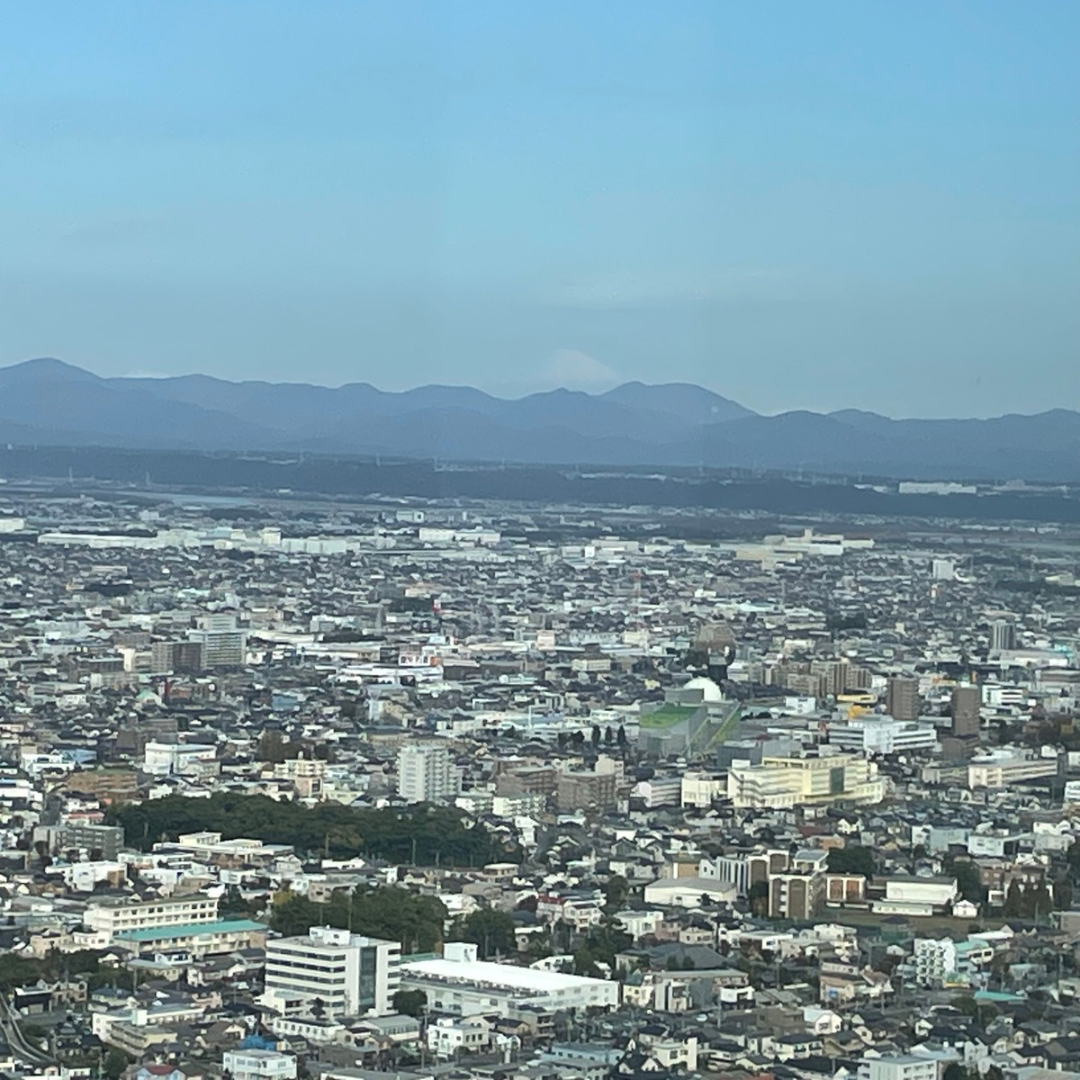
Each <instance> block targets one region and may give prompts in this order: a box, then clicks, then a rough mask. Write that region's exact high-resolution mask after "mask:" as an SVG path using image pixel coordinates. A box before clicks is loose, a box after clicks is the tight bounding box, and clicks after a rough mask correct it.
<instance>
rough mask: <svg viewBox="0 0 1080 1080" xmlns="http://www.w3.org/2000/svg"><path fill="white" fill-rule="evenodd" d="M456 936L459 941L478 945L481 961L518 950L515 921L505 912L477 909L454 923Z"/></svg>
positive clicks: (492, 909)
mask: <svg viewBox="0 0 1080 1080" xmlns="http://www.w3.org/2000/svg"><path fill="white" fill-rule="evenodd" d="M454 936H455V938H457V940H458V941H471V942H472V943H473V944H474V945H476V946H477V948H478V951H479V953H480V959H481V960H487V959H488V958H489V957H491V956H495V955H496V954H499V953H510V952H514V951H516V949H517V938H516V936H515V934H514V920H513V919H512V918H511V917H510V916H509V915H508V914H507V913H506V912H505V911H497V910H496V909H494V908H477V910H476V911H470V912H469V914H468V915H465V916H464V917H463V918H461V919H458V920H457V922H456V923H454Z"/></svg>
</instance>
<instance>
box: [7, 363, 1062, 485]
mask: <svg viewBox="0 0 1080 1080" xmlns="http://www.w3.org/2000/svg"><path fill="white" fill-rule="evenodd" d="M0 440H2V441H4V442H11V443H20V444H30V443H35V444H39V445H48V444H52V445H67V446H90V445H97V446H121V447H144V448H147V449H154V448H167V447H176V448H200V449H206V450H241V449H245V450H283V451H294V452H295V451H299V450H311V451H322V452H331V453H368V454H388V455H394V456H402V457H432V458H440V459H442V460H453V459H459V460H477V461H507V462H540V463H549V464H559V465H586V464H594V465H657V466H676V465H679V466H711V467H718V468H723V467H742V468H751V469H783V470H800V469H801V470H805V471H807V472H831V473H844V474H864V475H878V476H897V477H904V476H908V477H941V478H948V477H970V478H987V479H998V478H1010V477H1024V478H1029V479H1048V480H1055V481H1070V480H1072V481H1080V413H1076V412H1071V411H1069V410H1066V409H1055V410H1052V411H1050V412H1046V413H1041V414H1038V415H1035V416H1018V415H1009V416H1002V417H997V418H995V419H991V420H917V419H909V420H891V419H889V418H887V417H884V416H879V415H877V414H875V413H872V412H865V411H861V410H855V409H845V410H841V411H838V412H834V413H830V414H828V415H823V414H820V413H812V412H802V411H795V412H787V413H781V414H779V415H776V416H760V415H758V414H756V413H753V412H751V411H750V410H749V409H745V408H743V407H742V406H741V405H739V404H737V403H736V402H734V401H731V400H729V399H728V398H725V397H722V396H720V395H719V394H715V393H713V392H711V391H709V390H705V389H703V388H702V387H699V386H692V385H689V384H685V383H668V384H664V385H659V386H647V385H645V384H644V383H627V384H625V385H624V386H619V387H616V388H615V389H614V390H610V391H608V392H606V393H603V394H586V393H582V392H580V391H570V390H553V391H550V392H548V393H541V394H530V395H528V396H526V397H522V398H517V399H512V400H508V399H503V398H497V397H493V396H492V395H490V394H486V393H484V392H483V391H481V390H476V389H474V388H472V387H468V386H422V387H417V388H416V389H414V390H408V391H405V392H402V393H393V392H388V391H384V390H379V389H377V388H376V387H374V386H372V385H371V384H369V383H360V382H358V383H350V384H347V385H345V386H341V387H337V388H329V387H324V386H311V385H308V384H304V383H270V382H259V381H250V382H230V381H228V380H224V379H216V378H212V377H210V376H206V375H185V376H181V377H177V378H168V379H145V378H130V379H127V378H124V379H102V378H99V377H98V376H96V375H93V374H92V373H90V372H88V371H84V370H82V369H81V368H77V367H73V366H72V365H70V364H65V363H63V362H61V361H59V360H48V359H46V360H32V361H28V362H26V363H24V364H17V365H15V366H14V367H9V368H2V369H0Z"/></svg>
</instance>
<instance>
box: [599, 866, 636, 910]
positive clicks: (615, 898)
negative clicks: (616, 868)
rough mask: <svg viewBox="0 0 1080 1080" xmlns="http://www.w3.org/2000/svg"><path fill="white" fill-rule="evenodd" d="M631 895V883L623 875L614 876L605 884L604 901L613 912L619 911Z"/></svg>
mask: <svg viewBox="0 0 1080 1080" xmlns="http://www.w3.org/2000/svg"><path fill="white" fill-rule="evenodd" d="M629 895H630V883H629V882H628V881H627V880H626V878H624V877H623V876H622V874H612V875H611V877H609V878H608V879H607V881H605V882H604V900H605V902H606V904H607V907H608V909H609V910H611V911H619V910H620V909H621V908H622V907H623V905H624V904H625V903H626V898H627V897H628V896H629Z"/></svg>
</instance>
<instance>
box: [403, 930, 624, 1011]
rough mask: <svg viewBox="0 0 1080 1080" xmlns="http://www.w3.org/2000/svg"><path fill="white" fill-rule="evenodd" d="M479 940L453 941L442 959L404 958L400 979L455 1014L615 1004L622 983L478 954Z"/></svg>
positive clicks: (435, 1006) (433, 1005)
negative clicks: (502, 961)
mask: <svg viewBox="0 0 1080 1080" xmlns="http://www.w3.org/2000/svg"><path fill="white" fill-rule="evenodd" d="M476 957H477V949H476V946H475V945H469V944H465V943H463V942H448V943H447V944H446V946H445V950H444V955H443V957H442V958H441V959H438V960H421V961H418V962H416V963H412V964H404V965H402V968H401V985H402V986H403V987H404V988H406V989H409V990H423V991H424V993H425V994H427V1002H428V1006H427V1007H428V1010H429V1011H430V1012H434V1013H444V1014H449V1015H451V1016H476V1015H479V1014H484V1015H486V1014H490V1013H494V1014H495V1015H500V1016H507V1015H509V1014H511V1013H514V1012H517V1011H520V1010H522V1009H527V1008H532V1009H540V1010H543V1011H548V1012H552V1013H555V1012H576V1011H577V1010H579V1009H589V1008H597V1009H608V1008H616V1007H617V1006H618V1004H619V984H618V983H617V982H614V981H611V980H608V979H589V978H584V977H582V976H580V975H564V974H562V973H561V972H556V971H541V970H538V969H536V968H531V967H517V966H515V965H513V964H495V963H491V962H488V961H482V960H477V958H476Z"/></svg>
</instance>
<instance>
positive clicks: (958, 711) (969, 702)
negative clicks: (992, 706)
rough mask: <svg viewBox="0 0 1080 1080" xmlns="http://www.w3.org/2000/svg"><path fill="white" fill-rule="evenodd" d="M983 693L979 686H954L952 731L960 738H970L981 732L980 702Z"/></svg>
mask: <svg viewBox="0 0 1080 1080" xmlns="http://www.w3.org/2000/svg"><path fill="white" fill-rule="evenodd" d="M981 696H982V695H981V693H980V691H979V688H978V687H977V686H972V685H970V684H965V685H962V686H954V687H953V692H952V733H953V735H955V736H956V738H958V739H970V738H974V737H976V736H977V735H978V734H979V704H980V701H981Z"/></svg>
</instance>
